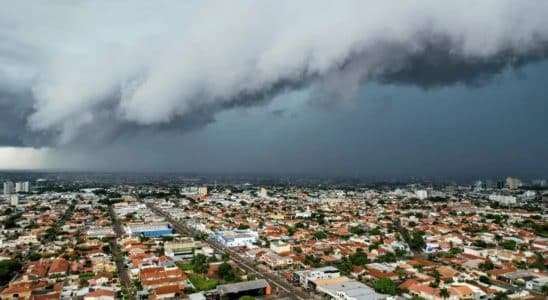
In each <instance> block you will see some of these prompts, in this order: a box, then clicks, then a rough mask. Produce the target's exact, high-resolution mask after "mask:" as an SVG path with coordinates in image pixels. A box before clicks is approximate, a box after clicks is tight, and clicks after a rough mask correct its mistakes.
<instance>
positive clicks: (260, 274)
mask: <svg viewBox="0 0 548 300" xmlns="http://www.w3.org/2000/svg"><path fill="white" fill-rule="evenodd" d="M147 206H148V207H149V208H150V209H151V210H153V211H154V212H155V213H157V214H158V215H161V216H163V217H165V218H166V219H167V220H168V221H169V222H170V223H171V224H172V225H173V227H174V229H175V230H176V231H177V232H179V233H183V234H186V235H188V236H193V235H194V233H196V232H195V231H194V230H193V229H192V228H189V227H188V226H186V224H184V223H183V222H179V221H176V220H174V219H172V218H171V217H169V215H168V214H166V213H164V212H163V211H162V210H160V209H158V208H156V207H155V206H154V205H153V204H150V203H148V204H147ZM207 243H208V244H209V246H211V248H213V249H215V250H217V251H219V252H221V253H223V252H226V253H228V254H229V255H230V258H231V259H232V260H233V261H234V262H235V263H237V264H238V266H240V267H241V268H242V269H244V270H245V271H247V272H248V273H249V274H255V276H256V277H257V278H262V279H265V280H266V281H268V282H269V283H270V284H271V285H272V286H273V287H274V290H276V289H278V291H279V293H280V294H287V296H289V297H292V298H293V299H299V300H303V299H312V297H311V296H310V295H308V294H307V293H305V292H304V291H300V290H298V289H296V288H295V287H294V286H293V285H291V284H290V283H289V282H287V281H286V280H285V279H284V278H281V277H278V276H277V275H276V274H274V273H268V272H264V271H262V270H260V269H259V268H257V267H256V264H255V262H253V261H252V260H250V259H247V258H245V257H242V256H241V255H240V254H239V253H237V252H235V251H234V250H233V249H230V248H228V247H225V246H223V245H221V244H219V243H218V242H216V241H214V240H211V239H209V240H207Z"/></svg>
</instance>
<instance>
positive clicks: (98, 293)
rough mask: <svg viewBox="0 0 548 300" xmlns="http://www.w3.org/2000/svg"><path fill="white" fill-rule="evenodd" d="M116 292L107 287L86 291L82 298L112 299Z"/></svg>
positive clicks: (90, 299) (87, 299) (86, 299)
mask: <svg viewBox="0 0 548 300" xmlns="http://www.w3.org/2000/svg"><path fill="white" fill-rule="evenodd" d="M115 298H116V292H114V291H111V290H107V289H98V290H95V291H92V292H89V293H87V294H86V295H85V296H84V300H114V299H115Z"/></svg>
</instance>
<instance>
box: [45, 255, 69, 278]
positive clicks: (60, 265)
mask: <svg viewBox="0 0 548 300" xmlns="http://www.w3.org/2000/svg"><path fill="white" fill-rule="evenodd" d="M69 267H70V263H69V262H68V261H67V260H65V259H62V258H60V259H54V260H53V261H52V262H51V265H50V267H49V271H48V275H49V276H65V275H67V272H68V270H69Z"/></svg>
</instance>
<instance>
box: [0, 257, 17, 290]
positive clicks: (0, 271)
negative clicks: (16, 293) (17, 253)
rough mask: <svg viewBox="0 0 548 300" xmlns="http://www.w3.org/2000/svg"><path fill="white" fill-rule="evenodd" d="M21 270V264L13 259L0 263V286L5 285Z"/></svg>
mask: <svg viewBox="0 0 548 300" xmlns="http://www.w3.org/2000/svg"><path fill="white" fill-rule="evenodd" d="M19 270H21V263H20V262H18V261H16V260H14V259H6V260H2V261H0V285H5V284H7V283H8V282H9V281H10V280H11V278H12V277H13V276H14V275H15V274H17V272H19Z"/></svg>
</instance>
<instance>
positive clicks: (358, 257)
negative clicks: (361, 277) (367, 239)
mask: <svg viewBox="0 0 548 300" xmlns="http://www.w3.org/2000/svg"><path fill="white" fill-rule="evenodd" d="M350 262H351V263H352V265H355V266H364V265H365V264H367V263H369V258H368V257H367V254H365V252H363V250H362V249H361V248H358V249H357V250H356V253H354V254H353V255H352V256H350Z"/></svg>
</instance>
